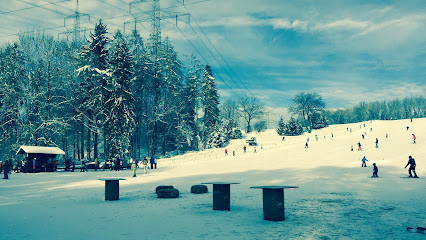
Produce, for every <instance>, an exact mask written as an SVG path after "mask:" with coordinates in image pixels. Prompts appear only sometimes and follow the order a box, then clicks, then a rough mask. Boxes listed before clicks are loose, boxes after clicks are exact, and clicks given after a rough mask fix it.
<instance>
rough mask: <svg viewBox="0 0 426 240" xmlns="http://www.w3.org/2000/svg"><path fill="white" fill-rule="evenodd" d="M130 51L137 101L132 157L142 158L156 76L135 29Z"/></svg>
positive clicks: (131, 37) (133, 90)
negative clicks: (152, 88) (153, 82)
mask: <svg viewBox="0 0 426 240" xmlns="http://www.w3.org/2000/svg"><path fill="white" fill-rule="evenodd" d="M129 49H130V52H131V54H132V56H133V65H134V81H132V93H133V97H134V99H135V103H134V106H135V108H134V112H135V123H136V125H135V130H134V132H133V134H132V139H133V140H132V145H131V146H132V147H131V149H132V151H131V155H132V156H135V157H136V156H138V158H139V159H141V158H142V155H141V149H142V148H143V146H146V145H147V144H148V142H149V140H148V137H149V136H148V114H149V113H150V112H151V107H152V104H151V102H150V101H149V100H150V95H151V92H150V88H151V83H152V77H153V76H154V73H153V69H152V66H153V64H152V62H151V60H150V58H149V56H148V54H147V51H146V48H145V46H144V42H143V39H142V37H141V36H140V35H139V33H138V31H137V30H136V29H135V30H133V31H132V34H131V36H130V40H129Z"/></svg>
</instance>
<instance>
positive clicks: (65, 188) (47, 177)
mask: <svg viewBox="0 0 426 240" xmlns="http://www.w3.org/2000/svg"><path fill="white" fill-rule="evenodd" d="M363 124H365V127H364V126H363ZM407 125H408V126H410V129H409V131H407V130H406V128H405V127H406V126H407ZM360 126H361V128H360ZM425 126H426V119H413V122H410V120H395V121H373V122H365V123H356V124H345V125H333V126H330V127H328V128H325V129H321V130H315V131H313V132H312V133H310V134H307V133H306V134H305V135H302V136H294V137H286V138H285V141H282V137H280V136H278V135H277V134H276V132H275V131H274V130H267V131H266V132H263V133H253V134H248V135H247V136H246V139H249V138H250V137H252V136H254V137H256V138H257V140H258V143H259V145H258V146H257V147H256V150H257V153H254V148H255V147H253V146H248V145H247V153H243V146H244V145H245V140H246V139H239V140H233V141H232V142H231V143H230V145H228V146H227V147H226V148H227V149H228V152H229V153H231V154H229V156H225V154H224V148H220V149H209V150H205V151H203V152H194V153H188V154H185V155H183V156H176V157H173V158H168V159H159V160H158V169H152V170H148V171H149V172H148V174H142V173H141V172H142V170H141V169H139V170H138V175H137V177H136V178H132V177H131V176H132V173H131V171H128V170H125V171H119V172H116V171H105V172H104V171H97V172H94V171H90V172H84V173H82V172H56V173H37V174H31V173H25V174H24V173H18V174H16V173H14V174H12V176H11V179H10V180H2V181H1V182H0V212H1V213H2V217H1V218H0V226H1V228H2V229H1V231H0V239H127V240H130V239H425V236H424V235H422V234H417V233H408V232H407V231H406V228H407V227H414V228H415V227H417V226H422V227H425V226H426V216H425V213H426V204H425V199H426V191H425V190H426V189H425V186H426V185H425V178H426V146H425V145H426V141H425V140H424V139H425V137H424V136H426V128H425ZM346 128H352V133H350V132H349V131H347V130H346ZM370 128H372V132H370ZM331 133H333V136H334V137H331ZM365 133H367V135H366V138H365V139H364V140H362V138H361V134H365ZM386 133H388V134H389V138H386V137H385V136H386ZM412 133H415V134H416V136H417V143H416V144H413V143H412V138H411V134H412ZM315 135H318V136H319V139H318V141H315ZM324 136H326V139H324ZM376 137H377V138H378V139H379V148H375V139H376ZM307 138H309V148H308V149H305V148H304V147H305V142H306V141H307ZM358 141H360V142H361V143H362V147H363V151H362V152H358V151H356V150H357V148H356V147H355V146H356V144H357V142H358ZM351 145H353V146H354V151H353V152H351V151H350V147H351ZM234 150H235V151H236V156H232V151H234ZM409 155H412V156H413V157H414V158H415V160H416V163H417V174H418V175H419V176H420V178H419V179H410V178H401V177H402V176H407V175H408V174H407V169H404V166H405V165H406V164H407V162H408V156H409ZM363 156H366V157H367V159H368V160H369V161H368V162H367V166H368V167H367V168H361V158H362V157H363ZM373 162H375V163H376V164H377V166H378V168H379V173H378V175H379V178H370V176H371V175H372V166H371V165H372V163H373ZM112 177H117V178H126V181H120V200H119V201H113V202H109V201H104V182H103V181H99V180H98V179H100V178H112ZM228 181H229V182H239V183H240V184H237V185H231V211H229V212H228V211H224V212H223V211H213V210H212V186H211V185H207V186H208V188H209V193H207V194H199V195H196V194H191V193H190V188H191V186H192V185H196V184H200V183H202V182H228ZM159 185H173V186H174V187H175V188H177V189H179V191H180V197H179V198H177V199H158V198H156V195H155V193H154V192H155V188H156V187H157V186H159ZM262 185H284V186H298V187H299V188H295V189H286V190H285V192H284V194H285V211H286V220H285V221H282V222H270V221H264V220H263V211H262V191H260V190H258V189H250V187H251V186H262Z"/></svg>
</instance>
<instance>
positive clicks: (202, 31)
mask: <svg viewBox="0 0 426 240" xmlns="http://www.w3.org/2000/svg"><path fill="white" fill-rule="evenodd" d="M176 1H178V0H176ZM183 6H184V8H185V9H186V11H187V12H188V13H189V14H190V16H191V18H192V20H193V21H194V22H195V24H196V25H197V27H198V29H200V31H201V33H203V35H204V37H205V38H206V39H207V41H208V42H209V43H210V45H211V46H212V47H213V49H214V50H215V51H216V53H217V54H218V55H219V56H220V58H221V59H222V61H223V62H224V63H225V64H226V65H227V66H228V68H229V69H230V70H231V72H232V73H233V74H234V76H235V77H237V79H238V80H239V81H240V82H241V83H242V85H243V86H244V88H245V89H247V91H248V92H249V93H250V94H251V95H252V96H254V94H253V93H252V92H251V91H250V90H249V89H248V88H247V86H246V85H245V84H244V82H243V81H242V80H241V79H240V78H239V77H238V75H237V74H236V73H235V72H234V70H233V69H232V68H231V66H229V64H228V62H227V61H226V60H225V59H224V58H223V56H222V54H221V53H220V52H219V51H218V50H217V48H216V47H215V46H214V44H213V43H212V42H211V41H210V38H209V37H208V36H207V34H206V33H205V32H204V30H203V29H202V28H201V27H200V25H199V24H198V22H197V20H196V19H195V18H194V16H193V15H192V14H191V12H190V11H189V9H188V8H187V7H186V5H185V4H183ZM191 28H192V26H191Z"/></svg>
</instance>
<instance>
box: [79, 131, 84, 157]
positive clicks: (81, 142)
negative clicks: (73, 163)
mask: <svg viewBox="0 0 426 240" xmlns="http://www.w3.org/2000/svg"><path fill="white" fill-rule="evenodd" d="M80 144H81V145H80V148H81V149H80V151H81V153H80V157H81V158H80V159H79V160H81V159H84V124H83V123H81V136H80Z"/></svg>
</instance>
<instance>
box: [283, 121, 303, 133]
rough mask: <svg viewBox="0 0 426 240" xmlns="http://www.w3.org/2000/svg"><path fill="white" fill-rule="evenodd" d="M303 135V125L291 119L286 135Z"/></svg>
mask: <svg viewBox="0 0 426 240" xmlns="http://www.w3.org/2000/svg"><path fill="white" fill-rule="evenodd" d="M302 133H303V128H302V124H301V123H300V122H299V121H298V120H296V119H295V118H293V117H291V118H290V120H289V121H288V123H287V124H286V131H285V133H284V134H285V135H289V136H296V135H300V134H302Z"/></svg>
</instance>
